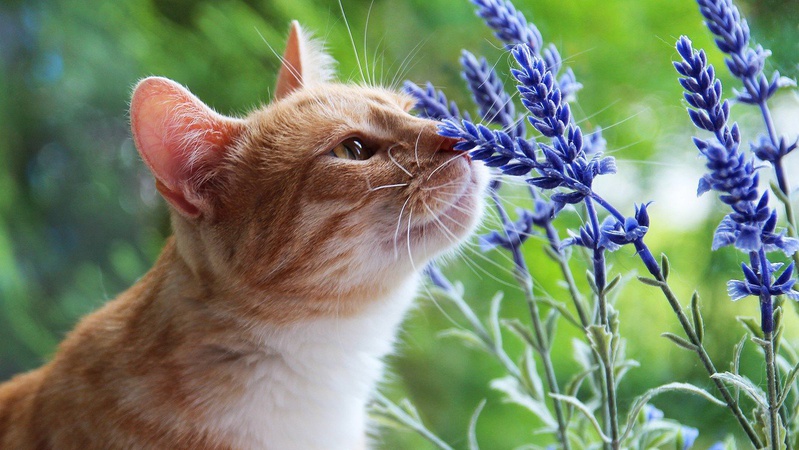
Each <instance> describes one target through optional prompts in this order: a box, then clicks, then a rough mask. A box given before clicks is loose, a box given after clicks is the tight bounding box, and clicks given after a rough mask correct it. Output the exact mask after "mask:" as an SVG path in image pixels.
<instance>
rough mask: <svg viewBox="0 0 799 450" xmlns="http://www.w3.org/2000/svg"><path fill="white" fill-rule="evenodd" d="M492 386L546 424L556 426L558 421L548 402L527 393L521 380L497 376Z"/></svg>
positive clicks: (506, 398) (508, 400)
mask: <svg viewBox="0 0 799 450" xmlns="http://www.w3.org/2000/svg"><path fill="white" fill-rule="evenodd" d="M491 388H492V389H496V390H498V391H500V392H502V393H503V394H505V401H507V402H510V403H515V404H517V405H520V406H523V407H524V408H526V409H527V410H529V411H530V412H532V413H533V414H534V415H535V416H536V417H538V418H539V419H541V421H542V422H544V425H545V426H547V427H551V428H553V429H554V428H556V427H557V426H558V423H557V422H556V421H555V418H553V417H552V414H551V413H550V412H549V408H547V405H546V403H544V402H540V401H538V400H536V399H534V398H532V397H530V395H529V394H527V393H526V392H525V391H524V390H523V389H522V387H521V386H520V385H519V382H518V381H516V379H515V378H512V377H504V378H497V379H495V380H492V381H491Z"/></svg>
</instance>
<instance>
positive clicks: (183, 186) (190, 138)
mask: <svg viewBox="0 0 799 450" xmlns="http://www.w3.org/2000/svg"><path fill="white" fill-rule="evenodd" d="M130 118H131V128H132V131H133V139H134V141H135V143H136V147H137V148H138V149H139V153H141V156H142V158H143V159H144V162H145V163H146V164H147V166H148V167H149V168H150V170H151V171H152V173H153V175H154V176H155V178H156V187H157V188H158V190H159V191H160V192H161V194H162V195H163V196H164V198H165V199H166V200H167V201H168V202H169V203H170V204H171V205H172V206H173V207H174V208H175V209H176V210H177V211H178V212H179V213H181V214H183V215H184V216H186V217H192V218H193V217H198V216H200V215H201V214H203V213H204V212H209V211H208V208H209V203H208V201H207V200H208V199H207V198H206V197H205V193H201V192H200V188H201V184H202V182H203V181H204V180H206V179H207V176H208V174H209V173H211V171H212V170H213V167H214V166H215V165H216V164H217V163H218V162H219V161H220V160H221V159H222V157H223V156H224V154H225V150H226V148H227V147H228V146H229V145H230V144H231V143H232V141H233V139H235V137H236V136H237V135H238V134H239V133H240V131H241V128H242V122H241V121H240V120H238V119H233V118H229V117H225V116H222V115H220V114H217V113H216V112H214V111H213V110H212V109H211V108H209V107H208V106H206V105H205V104H204V103H203V102H201V101H200V100H199V99H198V98H197V97H195V96H194V95H193V94H192V93H191V92H189V91H188V90H187V89H186V88H184V87H183V86H181V85H180V84H178V83H175V82H174V81H172V80H169V79H166V78H160V77H150V78H146V79H144V80H142V81H141V82H139V84H138V85H137V86H136V89H135V90H134V92H133V98H132V100H131V105H130Z"/></svg>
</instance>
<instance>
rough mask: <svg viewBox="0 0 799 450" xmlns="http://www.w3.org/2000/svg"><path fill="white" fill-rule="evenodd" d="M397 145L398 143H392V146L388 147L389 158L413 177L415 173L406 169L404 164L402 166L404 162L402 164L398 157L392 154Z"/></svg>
mask: <svg viewBox="0 0 799 450" xmlns="http://www.w3.org/2000/svg"><path fill="white" fill-rule="evenodd" d="M395 147H397V145H392V146H391V147H389V148H388V151H387V153H388V158H389V159H390V160H391V162H393V163H394V164H395V165H396V166H397V167H399V168H400V170H402V171H403V172H405V174H406V175H408V176H409V177H410V178H413V174H412V173H411V172H410V171H409V170H408V169H406V168H405V167H403V166H402V164H400V163H399V161H397V158H395V157H394V155H392V154H391V150H394V148H395Z"/></svg>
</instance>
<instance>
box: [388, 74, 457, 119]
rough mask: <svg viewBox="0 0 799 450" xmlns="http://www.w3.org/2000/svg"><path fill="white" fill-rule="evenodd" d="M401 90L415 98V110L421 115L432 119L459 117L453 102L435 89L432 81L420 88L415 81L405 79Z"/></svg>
mask: <svg viewBox="0 0 799 450" xmlns="http://www.w3.org/2000/svg"><path fill="white" fill-rule="evenodd" d="M402 90H403V91H404V92H405V93H407V94H410V95H411V96H413V97H414V98H415V99H416V106H415V108H416V110H417V111H418V113H419V115H420V116H422V117H427V118H428V119H434V120H444V119H459V118H460V117H461V113H460V111H459V110H458V105H456V104H455V102H451V101H448V100H447V97H446V96H445V95H444V93H443V92H441V91H440V90H436V88H435V87H434V86H433V84H432V83H429V82H428V83H427V87H426V88H425V89H422V88H421V87H419V86H417V85H416V84H415V83H413V82H410V81H406V82H405V84H404V85H403V87H402Z"/></svg>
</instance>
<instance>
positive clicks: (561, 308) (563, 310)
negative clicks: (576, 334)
mask: <svg viewBox="0 0 799 450" xmlns="http://www.w3.org/2000/svg"><path fill="white" fill-rule="evenodd" d="M537 301H538V302H539V303H541V304H542V305H546V306H549V307H550V308H554V309H556V310H558V313H560V315H561V316H563V318H564V319H566V320H567V321H569V323H571V324H572V325H574V326H575V327H577V328H579V329H581V330H582V329H583V326H582V325H581V324H580V322H579V321H578V320H577V319H576V318H575V317H574V315H572V313H571V312H570V311H569V308H567V307H566V305H564V304H563V303H561V302H559V301H555V300H550V299H548V298H539V299H537Z"/></svg>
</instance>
